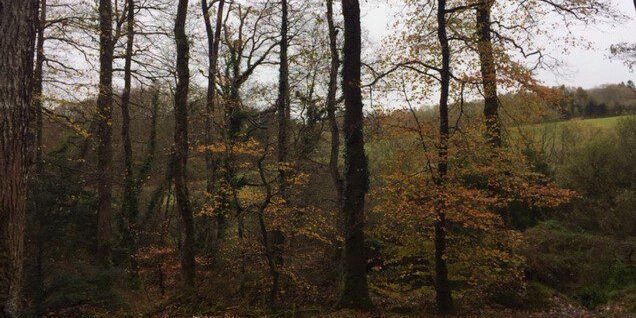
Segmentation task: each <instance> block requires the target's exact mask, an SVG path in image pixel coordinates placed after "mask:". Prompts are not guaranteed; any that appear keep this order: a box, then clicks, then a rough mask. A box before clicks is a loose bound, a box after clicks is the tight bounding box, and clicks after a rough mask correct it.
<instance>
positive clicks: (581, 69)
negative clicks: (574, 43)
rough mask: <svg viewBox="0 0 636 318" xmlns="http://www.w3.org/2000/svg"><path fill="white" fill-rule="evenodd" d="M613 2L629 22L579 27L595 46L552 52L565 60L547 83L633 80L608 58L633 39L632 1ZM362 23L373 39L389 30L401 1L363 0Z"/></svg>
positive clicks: (544, 76) (545, 75)
mask: <svg viewBox="0 0 636 318" xmlns="http://www.w3.org/2000/svg"><path fill="white" fill-rule="evenodd" d="M510 1H513V0H510ZM607 1H612V2H613V3H614V4H615V6H616V8H617V9H619V10H620V12H622V13H623V14H625V15H627V16H628V17H629V19H628V21H626V22H625V23H623V24H621V25H616V26H590V27H586V28H578V29H577V31H576V32H579V33H580V34H578V35H582V36H585V38H587V39H589V40H590V41H591V42H592V43H593V45H594V48H593V49H592V50H583V49H575V50H572V51H571V52H569V53H568V54H567V55H564V54H562V53H558V52H557V53H552V54H553V56H555V57H557V58H558V59H559V60H561V61H563V62H564V66H563V68H562V69H559V70H542V71H540V72H539V73H538V76H539V78H540V79H541V80H542V81H543V82H544V83H545V84H547V85H550V86H552V85H562V84H563V85H566V86H581V87H583V88H592V87H595V86H599V85H602V84H608V83H619V82H626V81H627V80H629V79H632V80H636V74H634V73H630V70H629V69H628V68H627V67H626V66H625V65H624V64H623V63H622V62H621V61H618V60H614V59H611V58H610V57H609V55H610V51H609V48H610V46H611V45H612V44H617V43H619V42H631V43H634V42H636V9H635V8H634V0H607ZM361 6H362V11H363V12H362V14H363V18H362V24H363V28H365V29H366V30H368V32H369V34H368V35H367V36H368V38H369V39H370V40H373V41H374V42H378V43H379V42H381V41H382V39H383V38H384V37H386V36H388V35H390V34H391V32H392V24H393V22H394V16H395V13H396V12H397V11H400V9H401V7H402V4H401V1H400V0H380V1H374V0H371V1H369V0H362V1H361Z"/></svg>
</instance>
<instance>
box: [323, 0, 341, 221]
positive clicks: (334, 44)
mask: <svg viewBox="0 0 636 318" xmlns="http://www.w3.org/2000/svg"><path fill="white" fill-rule="evenodd" d="M326 5H327V25H328V28H329V52H330V54H331V65H330V68H329V88H328V91H327V117H328V119H329V127H330V131H331V150H330V154H329V170H330V172H331V179H332V180H333V183H334V187H335V188H336V204H337V206H338V209H340V208H341V207H342V203H343V202H342V175H341V174H340V169H339V168H338V158H339V157H340V130H339V128H338V120H337V119H336V108H337V100H336V93H338V70H339V69H340V56H339V54H338V30H336V25H335V23H334V20H333V0H326Z"/></svg>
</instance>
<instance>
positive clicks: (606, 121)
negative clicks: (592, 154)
mask: <svg viewBox="0 0 636 318" xmlns="http://www.w3.org/2000/svg"><path fill="white" fill-rule="evenodd" d="M626 119H636V115H626V116H616V117H607V118H593V119H572V120H565V121H559V122H549V123H541V124H532V125H524V126H518V127H514V128H511V129H510V130H509V131H508V133H509V134H508V136H509V139H508V140H509V141H510V142H511V143H513V144H514V143H517V144H518V146H519V147H524V145H533V146H532V147H533V148H534V149H535V150H539V151H540V152H542V153H544V154H546V155H547V157H548V158H550V161H553V163H554V162H561V161H562V159H563V157H564V154H565V153H567V152H568V151H569V150H571V149H573V148H575V147H577V146H579V145H582V144H585V143H587V142H589V141H590V140H593V139H594V138H601V137H606V136H611V135H612V134H614V133H615V132H616V130H615V129H614V128H615V127H616V126H617V125H618V123H619V122H621V121H622V120H626Z"/></svg>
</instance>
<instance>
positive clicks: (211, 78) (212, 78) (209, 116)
mask: <svg viewBox="0 0 636 318" xmlns="http://www.w3.org/2000/svg"><path fill="white" fill-rule="evenodd" d="M224 6H225V0H220V1H219V7H218V9H217V11H216V22H215V28H214V30H212V22H210V16H209V12H210V7H209V6H208V2H207V0H202V1H201V10H202V11H203V18H204V20H205V21H204V22H205V32H206V34H207V36H208V51H209V53H208V91H207V97H206V103H205V105H206V116H205V143H206V145H207V146H210V145H212V144H213V143H214V112H215V111H216V108H217V105H218V101H217V95H216V72H217V68H218V61H219V43H220V39H221V28H222V26H223V7H224ZM205 165H206V170H207V180H206V191H207V194H208V196H209V198H212V197H214V195H215V194H216V190H217V189H216V183H217V174H218V168H219V165H218V158H215V157H214V154H213V153H212V151H209V150H208V151H206V153H205ZM216 224H217V237H216V239H217V240H221V239H223V238H224V237H225V231H226V227H227V220H226V219H225V215H223V213H218V214H217V215H216Z"/></svg>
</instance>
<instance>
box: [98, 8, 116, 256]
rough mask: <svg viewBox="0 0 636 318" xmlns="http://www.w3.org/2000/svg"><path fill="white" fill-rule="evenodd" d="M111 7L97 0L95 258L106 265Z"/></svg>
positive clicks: (109, 206)
mask: <svg viewBox="0 0 636 318" xmlns="http://www.w3.org/2000/svg"><path fill="white" fill-rule="evenodd" d="M112 23H113V9H112V3H111V0H100V1H99V30H100V35H99V64H100V67H99V95H98V97H97V108H98V118H97V138H98V145H97V179H98V181H97V183H98V184H97V192H98V195H99V208H98V211H97V258H98V260H99V262H100V263H102V264H104V265H108V264H109V263H110V256H111V255H110V254H111V244H112V242H111V240H112V238H111V236H112V234H111V218H112V203H111V200H112V180H111V177H110V175H111V174H112V158H113V145H112V117H113V50H114V46H113V26H112Z"/></svg>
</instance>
